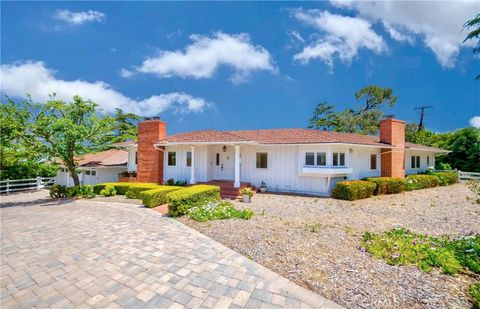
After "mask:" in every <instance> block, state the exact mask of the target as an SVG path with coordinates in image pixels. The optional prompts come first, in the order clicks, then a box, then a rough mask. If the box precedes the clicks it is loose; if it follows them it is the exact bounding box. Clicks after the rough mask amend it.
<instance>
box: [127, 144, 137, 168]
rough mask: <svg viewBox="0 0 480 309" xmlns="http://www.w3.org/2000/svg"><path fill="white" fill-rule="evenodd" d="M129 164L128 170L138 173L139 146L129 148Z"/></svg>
mask: <svg viewBox="0 0 480 309" xmlns="http://www.w3.org/2000/svg"><path fill="white" fill-rule="evenodd" d="M127 150H128V164H127V170H128V171H129V172H136V171H137V162H136V157H137V146H128V148H127Z"/></svg>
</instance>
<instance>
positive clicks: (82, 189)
mask: <svg viewBox="0 0 480 309" xmlns="http://www.w3.org/2000/svg"><path fill="white" fill-rule="evenodd" d="M67 197H82V198H92V197H95V192H93V186H91V185H80V186H74V187H70V188H68V189H67Z"/></svg>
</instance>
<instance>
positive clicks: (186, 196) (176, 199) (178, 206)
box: [167, 185, 220, 217]
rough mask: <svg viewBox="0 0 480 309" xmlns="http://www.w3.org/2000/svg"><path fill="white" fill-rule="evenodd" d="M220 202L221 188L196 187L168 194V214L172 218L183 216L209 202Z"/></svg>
mask: <svg viewBox="0 0 480 309" xmlns="http://www.w3.org/2000/svg"><path fill="white" fill-rule="evenodd" d="M211 200H220V187H218V186H209V185H196V186H192V187H187V188H185V189H182V190H176V191H173V192H170V193H168V194H167V201H168V214H169V215H170V216H172V217H177V216H181V215H184V214H186V213H187V210H188V209H190V208H193V207H196V206H201V205H203V204H205V203H206V202H207V201H211Z"/></svg>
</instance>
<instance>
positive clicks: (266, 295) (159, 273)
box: [0, 192, 341, 308]
mask: <svg viewBox="0 0 480 309" xmlns="http://www.w3.org/2000/svg"><path fill="white" fill-rule="evenodd" d="M42 194H43V195H42ZM1 201H2V209H1V232H2V238H1V245H2V249H1V293H0V294H1V307H2V308H15V307H22V308H29V307H34V306H35V307H37V308H39V307H65V308H68V307H98V308H100V307H102V308H103V307H111V308H114V307H130V308H146V307H150V308H282V307H287V308H341V307H340V306H339V305H337V304H335V303H333V302H331V301H329V300H327V299H325V298H323V297H322V296H320V295H318V294H316V293H314V292H312V291H309V290H307V289H304V288H303V287H300V286H298V285H296V284H295V283H293V282H291V281H289V280H288V279H286V278H284V277H281V276H280V275H278V274H276V273H274V272H273V271H271V270H269V269H267V268H265V267H263V266H261V265H259V264H257V263H255V262H253V261H251V260H249V259H247V258H246V257H244V256H242V255H241V254H239V253H237V252H235V251H233V250H232V249H229V248H227V247H225V246H224V245H222V244H220V243H218V242H216V241H215V240H213V239H211V238H208V237H207V236H205V235H203V234H201V233H199V232H197V231H196V230H193V229H191V228H189V227H187V226H185V225H183V224H182V223H180V222H178V221H176V220H174V219H171V218H166V217H162V216H161V214H159V213H157V212H155V211H151V210H150V209H146V208H143V207H139V206H138V205H130V204H121V203H115V204H114V203H108V204H107V203H103V202H96V201H89V200H78V201H69V200H59V201H52V200H48V199H45V192H43V193H42V192H36V193H28V194H17V195H12V196H2V200H1Z"/></svg>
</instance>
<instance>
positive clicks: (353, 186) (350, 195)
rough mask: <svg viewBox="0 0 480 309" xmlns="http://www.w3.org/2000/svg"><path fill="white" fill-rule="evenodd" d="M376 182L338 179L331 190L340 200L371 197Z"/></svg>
mask: <svg viewBox="0 0 480 309" xmlns="http://www.w3.org/2000/svg"><path fill="white" fill-rule="evenodd" d="M376 186H377V185H376V184H374V183H373V182H370V181H364V180H350V181H340V182H338V183H337V185H336V186H335V188H334V189H333V191H332V196H333V197H334V198H337V199H341V200H348V201H354V200H358V199H362V198H367V197H371V196H372V195H373V192H374V191H375V188H376Z"/></svg>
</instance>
